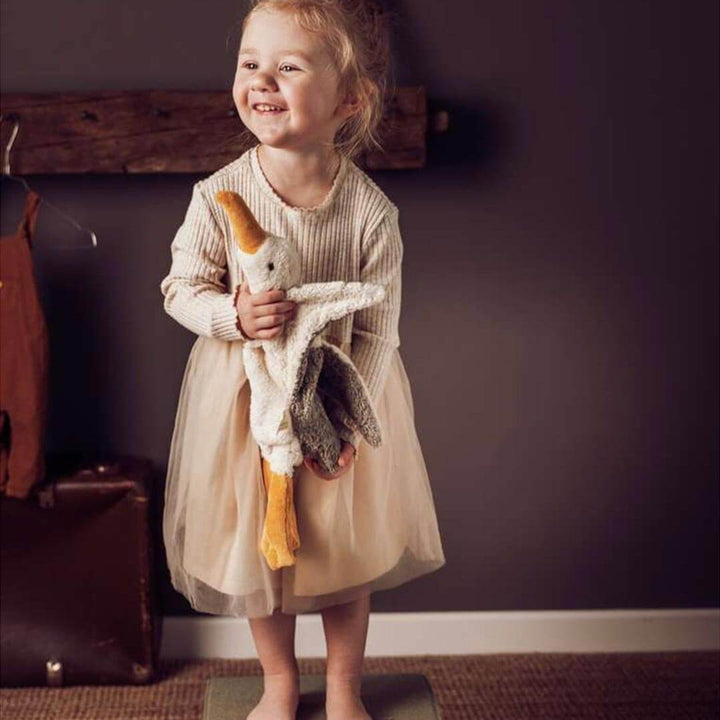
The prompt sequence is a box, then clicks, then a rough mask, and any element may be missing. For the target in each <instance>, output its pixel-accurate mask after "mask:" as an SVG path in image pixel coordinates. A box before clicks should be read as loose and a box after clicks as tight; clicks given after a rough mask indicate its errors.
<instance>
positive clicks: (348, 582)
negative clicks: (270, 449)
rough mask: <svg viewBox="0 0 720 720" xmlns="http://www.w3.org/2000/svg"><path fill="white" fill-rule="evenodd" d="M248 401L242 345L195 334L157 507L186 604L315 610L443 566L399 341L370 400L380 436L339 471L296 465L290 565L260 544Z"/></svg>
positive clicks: (257, 462)
mask: <svg viewBox="0 0 720 720" xmlns="http://www.w3.org/2000/svg"><path fill="white" fill-rule="evenodd" d="M342 349H343V350H344V351H345V352H346V353H348V352H349V347H348V346H347V345H346V346H344V347H342ZM249 410H250V385H249V383H248V382H247V376H246V374H245V369H244V363H243V357H242V344H241V343H239V342H227V341H224V340H217V339H214V338H208V337H204V336H200V337H198V339H197V340H196V342H195V344H194V345H193V347H192V350H191V352H190V356H189V358H188V362H187V366H186V369H185V375H184V377H183V382H182V386H181V389H180V396H179V400H178V408H177V415H176V418H175V428H174V431H173V436H172V442H171V447H170V457H169V462H168V471H167V478H166V485H165V505H164V509H163V539H164V543H165V552H166V558H167V563H168V569H169V571H170V576H171V580H172V584H173V587H174V588H175V589H176V590H177V591H178V592H180V593H181V594H182V595H184V596H185V597H186V598H187V599H188V601H189V602H190V604H191V606H192V607H193V608H195V609H196V610H199V611H201V612H206V613H211V614H216V615H228V616H241V617H265V616H268V615H271V614H272V613H273V610H275V609H276V608H279V609H281V610H282V611H283V612H285V613H292V614H297V613H303V612H312V611H315V610H319V609H321V608H323V607H327V606H330V605H336V604H338V603H343V602H349V601H351V600H354V599H356V598H357V597H359V596H361V595H363V594H367V593H368V592H373V591H376V590H382V589H387V588H391V587H395V586H397V585H400V584H402V583H405V582H407V581H409V580H411V579H413V578H415V577H418V576H420V575H423V574H425V573H430V572H432V571H434V570H437V569H438V568H440V567H441V566H442V565H444V564H445V557H444V554H443V549H442V544H441V540H440V533H439V529H438V523H437V518H436V514H435V507H434V503H433V496H432V491H431V488H430V483H429V479H428V475H427V471H426V468H425V463H424V460H423V456H422V452H421V449H420V445H419V443H418V439H417V435H416V432H415V425H414V413H413V402H412V395H411V392H410V385H409V383H408V379H407V375H406V374H405V369H404V367H403V363H402V360H401V357H400V354H399V352H398V351H397V350H395V352H394V355H393V357H392V359H391V363H390V368H389V371H388V377H387V381H386V383H385V386H384V388H383V391H382V393H381V395H380V398H379V400H378V403H377V407H376V411H377V415H378V420H379V422H380V427H381V432H382V440H383V442H382V445H380V446H379V447H377V448H373V447H371V446H370V445H368V444H367V443H366V442H365V441H364V440H362V441H361V442H360V444H359V447H358V456H357V458H356V460H355V462H354V463H353V465H352V466H351V468H350V469H349V470H348V471H347V472H346V473H345V474H344V475H342V476H341V477H339V478H337V479H335V480H324V479H322V478H319V477H317V476H316V475H315V474H314V473H313V472H312V471H311V470H309V469H308V468H306V467H305V466H304V465H301V466H299V467H298V468H296V470H295V509H296V515H297V522H298V532H299V535H300V548H299V549H298V550H297V551H296V558H297V560H296V563H295V565H292V566H290V567H283V568H279V569H278V570H271V569H270V568H269V567H268V565H267V562H266V560H265V558H264V556H263V555H262V553H261V551H260V550H259V545H260V538H261V535H262V527H263V521H264V516H265V503H266V495H265V488H264V485H263V481H262V470H261V458H260V450H259V448H258V445H257V444H256V443H255V441H254V439H253V437H252V434H251V432H250V417H249Z"/></svg>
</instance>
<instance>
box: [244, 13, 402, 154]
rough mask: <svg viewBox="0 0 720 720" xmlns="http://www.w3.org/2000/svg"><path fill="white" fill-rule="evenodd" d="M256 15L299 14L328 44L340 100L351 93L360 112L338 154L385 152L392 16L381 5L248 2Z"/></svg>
mask: <svg viewBox="0 0 720 720" xmlns="http://www.w3.org/2000/svg"><path fill="white" fill-rule="evenodd" d="M249 2H250V10H249V11H248V13H247V15H246V16H245V17H244V19H243V21H242V24H241V33H244V32H245V28H246V26H247V23H248V21H249V19H250V17H252V15H253V13H255V12H258V11H260V10H281V11H286V12H291V13H293V14H294V16H295V19H296V20H297V22H298V24H299V25H300V27H302V28H303V29H304V30H307V31H308V32H311V33H316V34H318V35H320V36H321V38H322V39H323V40H324V42H325V45H326V47H327V50H328V52H329V53H330V57H331V59H332V61H333V65H334V67H335V70H336V72H337V73H338V77H339V91H340V94H341V97H344V96H345V95H346V94H348V93H351V94H353V95H354V96H355V98H356V99H357V101H358V110H357V111H356V112H354V113H353V114H352V115H351V116H350V117H349V118H346V120H345V122H344V123H343V124H342V125H341V126H340V128H339V129H338V131H337V132H336V134H335V138H334V139H333V145H334V147H335V149H336V150H337V151H338V152H340V153H342V154H343V155H345V156H346V157H348V158H350V159H353V158H355V157H357V156H358V155H359V154H361V153H362V152H364V151H366V150H370V149H372V148H376V149H378V150H381V151H382V150H383V147H382V145H381V144H380V139H379V137H378V135H377V129H378V126H379V125H380V121H381V120H382V117H383V112H384V108H385V101H386V99H387V97H389V96H390V94H391V92H392V91H393V90H394V82H392V81H391V73H392V66H391V60H390V26H391V23H392V19H391V17H390V15H389V13H388V12H387V11H385V10H383V8H382V7H381V6H380V5H379V4H378V2H377V1H376V0H249Z"/></svg>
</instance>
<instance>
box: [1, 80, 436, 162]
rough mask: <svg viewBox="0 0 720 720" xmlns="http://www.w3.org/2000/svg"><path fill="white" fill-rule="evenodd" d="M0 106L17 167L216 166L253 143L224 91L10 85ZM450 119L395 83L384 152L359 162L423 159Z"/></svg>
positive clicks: (421, 93) (383, 127) (416, 90)
mask: <svg viewBox="0 0 720 720" xmlns="http://www.w3.org/2000/svg"><path fill="white" fill-rule="evenodd" d="M0 106H1V109H2V114H3V122H2V143H3V148H7V147H8V142H9V140H10V132H11V131H12V130H13V127H14V125H15V123H14V122H9V121H11V120H18V121H19V128H18V132H17V136H16V137H15V139H14V142H13V143H12V148H11V152H10V163H11V172H12V173H13V174H16V175H36V174H76V173H206V172H214V171H215V170H217V169H219V168H221V167H222V166H223V165H226V164H227V163H229V162H232V161H233V160H234V159H236V158H237V157H238V156H239V155H241V154H242V153H243V152H245V150H247V149H248V148H249V147H250V146H251V145H252V144H254V139H253V137H252V136H251V135H250V134H249V133H248V132H246V131H245V128H244V126H243V125H242V123H241V122H240V119H239V117H238V114H237V111H236V109H235V105H234V103H233V99H232V95H231V93H229V92H228V91H227V90H221V91H175V90H139V91H110V90H109V91H97V92H92V93H80V92H68V93H33V94H30V93H13V94H10V93H8V94H5V95H2V96H1V97H0ZM447 124H448V116H447V113H446V112H444V111H439V112H437V113H435V114H434V115H433V117H432V118H431V119H430V121H428V112H427V98H426V93H425V88H424V87H421V86H417V87H401V88H397V89H396V90H395V92H394V93H393V94H392V96H390V98H389V100H388V102H387V104H386V110H385V113H384V116H383V120H382V122H381V124H380V127H379V128H378V135H379V137H380V139H381V143H382V145H383V147H384V152H368V153H366V154H364V155H362V156H361V157H360V158H358V159H356V160H355V162H356V163H357V164H358V165H359V166H361V167H365V168H366V169H371V170H381V169H382V170H384V169H410V168H422V167H425V138H426V134H427V132H428V129H430V130H432V131H434V132H444V131H445V130H446V129H447Z"/></svg>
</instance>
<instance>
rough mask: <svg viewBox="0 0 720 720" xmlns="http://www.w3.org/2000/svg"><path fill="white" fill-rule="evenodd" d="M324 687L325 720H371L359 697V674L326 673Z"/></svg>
mask: <svg viewBox="0 0 720 720" xmlns="http://www.w3.org/2000/svg"><path fill="white" fill-rule="evenodd" d="M325 687H326V691H325V715H326V716H327V720H372V718H371V717H370V715H368V713H367V710H365V706H364V705H363V703H362V700H361V699H360V677H359V676H357V675H354V676H353V675H348V676H342V677H338V676H333V675H328V676H327V677H326V678H325Z"/></svg>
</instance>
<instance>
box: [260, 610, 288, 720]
mask: <svg viewBox="0 0 720 720" xmlns="http://www.w3.org/2000/svg"><path fill="white" fill-rule="evenodd" d="M249 623H250V629H251V630H252V635H253V640H254V642H255V649H256V650H257V654H258V658H259V659H260V664H261V665H262V669H263V685H264V692H263V696H262V699H261V700H260V702H259V703H258V705H257V706H256V707H255V708H254V709H253V710H252V712H251V713H250V714H249V715H248V716H247V720H266V718H267V719H268V720H286V719H287V720H294V718H295V713H296V712H297V706H298V700H299V697H300V691H299V678H300V673H299V668H298V663H297V659H296V657H295V615H286V614H285V613H282V612H279V611H278V610H276V611H275V613H274V614H273V615H272V616H271V617H264V618H249Z"/></svg>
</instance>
